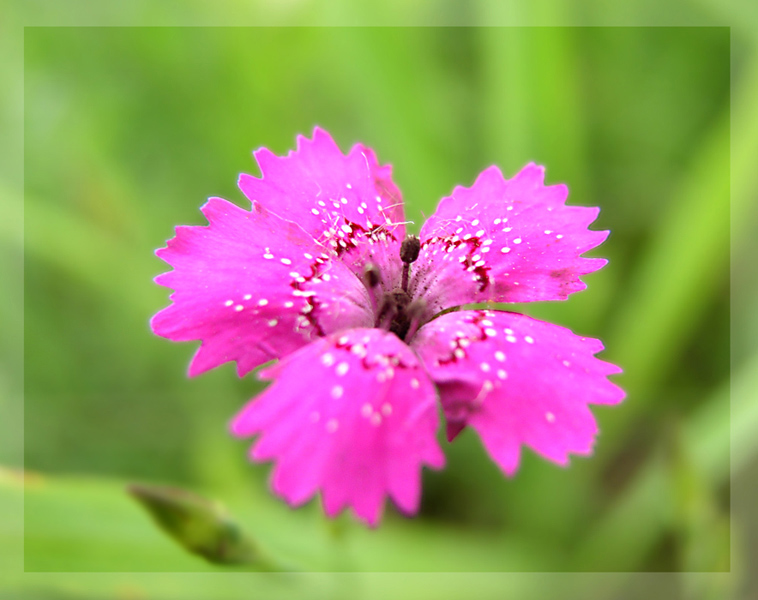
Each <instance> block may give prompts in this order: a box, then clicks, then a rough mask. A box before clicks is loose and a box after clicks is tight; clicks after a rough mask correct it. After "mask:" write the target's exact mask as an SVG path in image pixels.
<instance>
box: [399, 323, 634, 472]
mask: <svg viewBox="0 0 758 600" xmlns="http://www.w3.org/2000/svg"><path fill="white" fill-rule="evenodd" d="M412 346H413V347H414V348H415V349H416V351H417V352H418V354H419V356H420V357H421V358H422V360H423V361H424V363H425V365H426V368H427V370H428V372H429V374H430V376H431V377H432V379H433V380H434V382H435V383H437V386H438V389H439V392H440V398H441V402H442V407H443V410H444V412H445V417H446V419H447V421H448V433H449V434H450V433H451V432H452V433H453V435H454V434H456V433H457V432H458V431H460V429H461V428H462V427H464V426H466V425H470V426H471V427H473V428H474V429H475V430H476V431H477V433H478V434H479V436H480V437H481V438H482V442H483V443H484V445H485V447H486V448H487V450H488V452H489V453H490V455H491V456H492V458H493V459H494V460H495V461H496V462H497V463H498V464H499V465H500V467H501V468H502V469H503V471H504V472H505V473H506V474H508V475H512V474H513V473H514V472H515V471H516V469H517V468H518V464H519V455H520V448H521V445H522V444H524V445H526V446H529V447H530V448H532V449H533V450H535V451H536V452H537V453H539V454H541V455H542V456H544V457H545V458H548V459H549V460H552V461H554V462H556V463H558V464H561V465H565V464H567V463H568V459H569V454H570V453H576V454H590V453H591V451H592V444H593V442H594V438H595V435H596V433H597V425H596V423H595V419H594V417H593V416H592V413H591V412H590V410H589V408H588V406H587V405H588V404H616V403H618V402H620V401H621V400H622V399H623V398H624V392H623V391H622V390H621V389H620V388H619V387H618V386H616V385H615V384H613V383H611V382H610V381H609V380H608V379H607V376H608V375H611V374H614V373H619V372H620V369H619V368H618V367H616V366H615V365H612V364H610V363H607V362H604V361H602V360H599V359H597V358H595V357H594V356H593V355H594V354H595V353H597V352H599V351H600V350H602V349H603V346H602V344H601V343H600V342H599V341H598V340H595V339H592V338H583V337H579V336H577V335H575V334H573V333H572V332H571V331H569V330H568V329H566V328H564V327H559V326H558V325H552V324H550V323H545V322H543V321H538V320H536V319H532V318H530V317H527V316H524V315H520V314H516V313H510V312H502V311H462V312H456V313H448V314H446V315H443V316H441V317H439V318H438V319H435V320H434V321H432V322H430V323H428V324H427V325H425V326H424V327H423V328H422V329H421V330H420V331H419V332H418V334H417V336H416V338H415V339H414V340H413V343H412Z"/></svg>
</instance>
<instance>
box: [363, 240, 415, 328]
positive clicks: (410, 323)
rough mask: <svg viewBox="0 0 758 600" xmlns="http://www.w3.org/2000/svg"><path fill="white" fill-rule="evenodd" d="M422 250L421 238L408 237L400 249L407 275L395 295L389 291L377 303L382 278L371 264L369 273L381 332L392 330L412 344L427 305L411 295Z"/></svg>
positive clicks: (369, 282) (367, 268)
mask: <svg viewBox="0 0 758 600" xmlns="http://www.w3.org/2000/svg"><path fill="white" fill-rule="evenodd" d="M420 251H421V242H420V241H419V239H418V236H415V235H407V236H406V237H405V239H404V240H403V243H402V244H401V246H400V260H401V261H402V262H403V273H402V278H401V283H400V287H396V288H395V289H393V290H392V291H391V292H385V293H383V294H382V295H381V297H380V298H377V299H376V300H373V299H374V298H375V296H373V294H375V292H376V291H377V290H378V287H379V283H380V281H381V278H380V276H379V272H378V269H377V267H376V266H374V265H368V266H367V267H366V272H365V282H366V287H367V288H368V290H369V294H372V300H373V303H374V305H375V311H376V323H375V326H376V327H378V328H379V329H384V330H386V331H391V332H392V333H394V334H395V335H396V336H397V337H399V338H400V339H401V340H404V341H406V342H408V341H410V339H411V338H412V337H413V335H414V334H415V333H416V331H418V328H419V327H420V326H421V325H422V322H421V320H422V318H423V316H424V312H425V308H426V302H424V301H423V300H421V299H415V300H414V299H413V298H412V297H411V295H410V293H408V281H409V277H410V270H411V263H413V262H415V261H416V259H417V258H418V255H419V252H420Z"/></svg>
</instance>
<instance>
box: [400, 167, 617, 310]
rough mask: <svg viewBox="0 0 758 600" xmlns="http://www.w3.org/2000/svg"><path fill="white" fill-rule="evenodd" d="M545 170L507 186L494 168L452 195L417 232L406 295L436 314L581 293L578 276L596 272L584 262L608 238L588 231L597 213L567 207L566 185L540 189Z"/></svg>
mask: <svg viewBox="0 0 758 600" xmlns="http://www.w3.org/2000/svg"><path fill="white" fill-rule="evenodd" d="M543 180H544V168H543V167H539V166H537V165H534V164H529V165H527V166H526V167H524V168H523V169H522V170H521V171H520V172H519V173H518V174H517V175H516V176H515V177H514V178H513V179H510V180H506V179H504V178H503V175H502V173H501V172H500V170H499V169H498V168H497V167H490V168H488V169H486V170H485V171H484V172H482V173H481V175H479V177H478V178H477V180H476V182H475V183H474V185H473V186H471V187H470V188H464V187H456V188H455V189H454V190H453V195H452V196H450V197H447V198H443V199H442V201H441V202H440V205H439V207H438V208H437V211H436V212H435V213H434V214H433V215H432V216H431V217H430V218H429V219H428V220H427V221H426V223H425V224H424V226H423V228H422V229H421V242H422V251H421V256H420V257H419V260H418V261H417V263H416V264H415V265H414V275H413V280H412V284H411V289H412V291H414V293H415V294H416V295H417V296H418V295H422V296H424V297H425V298H426V299H427V302H429V303H430V305H431V306H432V308H433V310H434V311H435V312H436V311H439V310H442V309H444V308H449V307H451V306H460V305H463V304H469V303H473V302H485V301H495V302H532V301H542V300H563V299H565V298H566V297H567V296H568V295H569V294H571V293H573V292H577V291H580V290H583V289H584V288H585V284H584V283H583V282H582V281H581V280H580V279H579V276H580V275H584V274H587V273H591V272H593V271H596V270H597V269H599V268H601V267H602V266H603V265H604V264H605V263H606V261H605V260H604V259H600V258H581V257H580V255H581V254H582V253H583V252H587V251H588V250H590V249H592V248H594V247H595V246H597V245H598V244H600V243H602V242H603V241H604V240H605V238H606V237H607V236H608V232H607V231H591V230H589V229H587V226H588V225H589V224H590V223H592V222H593V221H594V220H595V218H596V217H597V214H598V209H597V208H586V207H580V206H566V205H565V201H566V198H567V196H568V188H567V187H566V186H565V185H553V186H545V185H544V183H543Z"/></svg>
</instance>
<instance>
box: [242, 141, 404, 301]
mask: <svg viewBox="0 0 758 600" xmlns="http://www.w3.org/2000/svg"><path fill="white" fill-rule="evenodd" d="M255 158H256V160H257V161H258V165H259V166H260V169H261V173H262V174H263V177H262V178H261V179H258V178H256V177H253V176H251V175H246V174H242V175H240V179H239V186H240V189H241V190H242V191H243V193H244V194H245V195H246V196H247V197H248V198H249V199H250V200H251V201H254V202H258V203H260V204H261V205H262V206H264V207H266V208H267V209H268V210H270V211H271V212H273V213H275V214H277V215H279V216H280V217H282V218H283V219H287V220H289V221H292V222H295V223H297V224H298V225H300V226H301V227H302V228H303V229H304V230H305V231H306V232H308V233H309V234H310V235H311V236H313V238H314V239H316V240H318V241H319V242H321V243H322V244H324V245H325V246H327V247H330V248H331V249H333V250H334V252H336V253H337V255H338V256H339V257H340V258H341V259H342V260H343V261H344V262H345V264H347V265H348V266H349V267H350V269H351V270H352V271H353V272H354V273H355V274H356V275H359V276H361V275H362V274H363V272H364V269H365V265H366V263H367V262H371V263H373V264H376V265H377V266H378V267H379V273H380V275H381V276H382V277H383V278H384V281H383V285H384V287H385V288H391V287H392V286H393V285H394V280H393V276H394V275H396V274H398V273H399V272H400V269H401V264H400V257H399V246H400V244H401V243H402V241H403V238H404V237H405V225H404V221H405V218H404V216H403V203H402V199H401V195H400V190H398V188H397V187H396V186H395V184H394V183H392V168H391V167H390V166H389V165H385V166H380V165H379V163H378V162H377V160H376V156H375V154H374V151H373V150H371V149H370V148H366V147H365V146H363V145H361V144H357V145H355V146H353V148H352V149H351V150H350V152H349V154H347V155H344V154H342V152H340V149H339V148H338V147H337V144H335V142H334V140H333V139H332V138H331V136H330V135H329V134H328V133H327V132H326V131H324V130H323V129H320V128H318V127H317V128H316V129H315V130H314V132H313V139H308V138H306V137H304V136H298V138H297V150H296V151H294V152H290V153H289V154H288V155H287V156H284V157H277V156H275V155H274V154H273V153H272V152H271V151H269V150H267V149H266V148H262V149H260V150H258V151H257V152H255Z"/></svg>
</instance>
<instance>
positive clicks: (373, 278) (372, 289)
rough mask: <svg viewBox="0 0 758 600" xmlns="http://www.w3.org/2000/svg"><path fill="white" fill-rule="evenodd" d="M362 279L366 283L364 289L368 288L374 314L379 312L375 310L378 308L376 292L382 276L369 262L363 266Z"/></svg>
mask: <svg viewBox="0 0 758 600" xmlns="http://www.w3.org/2000/svg"><path fill="white" fill-rule="evenodd" d="M363 281H364V283H365V285H366V289H367V290H368V297H369V300H371V308H372V310H373V311H374V314H375V315H376V314H379V311H378V310H377V309H378V308H379V299H378V298H377V293H378V292H379V284H380V283H381V281H382V278H381V276H380V274H379V268H378V267H377V266H376V265H373V264H371V263H369V264H367V265H366V266H365V267H364V271H363Z"/></svg>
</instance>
